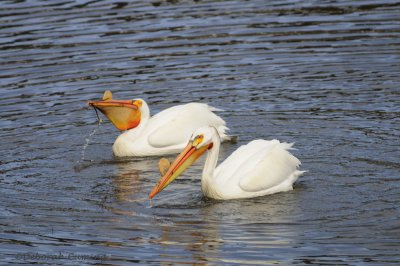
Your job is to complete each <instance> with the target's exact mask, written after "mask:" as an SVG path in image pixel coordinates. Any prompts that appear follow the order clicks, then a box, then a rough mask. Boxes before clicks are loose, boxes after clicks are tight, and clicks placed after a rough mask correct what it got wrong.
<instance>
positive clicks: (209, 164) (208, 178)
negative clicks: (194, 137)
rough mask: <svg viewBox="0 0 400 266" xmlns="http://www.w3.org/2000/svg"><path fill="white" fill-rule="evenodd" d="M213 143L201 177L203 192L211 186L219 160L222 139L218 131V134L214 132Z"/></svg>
mask: <svg viewBox="0 0 400 266" xmlns="http://www.w3.org/2000/svg"><path fill="white" fill-rule="evenodd" d="M212 143H213V146H212V148H211V149H209V150H208V151H207V158H206V162H205V163H204V168H203V175H202V179H201V184H202V189H203V192H205V191H206V190H207V189H208V188H209V187H210V184H212V182H213V178H214V171H215V168H216V166H217V162H218V155H219V148H220V146H221V141H220V138H219V135H218V133H217V132H216V134H213V137H212Z"/></svg>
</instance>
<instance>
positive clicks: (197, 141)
mask: <svg viewBox="0 0 400 266" xmlns="http://www.w3.org/2000/svg"><path fill="white" fill-rule="evenodd" d="M203 139H204V135H197V136H196V137H195V138H194V140H193V146H198V145H199V144H200V143H202V142H203Z"/></svg>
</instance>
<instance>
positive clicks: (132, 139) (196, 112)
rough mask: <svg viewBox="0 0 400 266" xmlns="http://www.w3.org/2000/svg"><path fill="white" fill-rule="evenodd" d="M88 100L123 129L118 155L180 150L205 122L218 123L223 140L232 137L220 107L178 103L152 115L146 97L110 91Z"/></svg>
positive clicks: (150, 153) (116, 153)
mask: <svg viewBox="0 0 400 266" xmlns="http://www.w3.org/2000/svg"><path fill="white" fill-rule="evenodd" d="M88 104H89V105H90V106H93V107H94V108H96V109H97V110H100V111H101V112H102V113H103V114H104V115H105V116H107V118H109V119H110V121H111V122H112V123H113V125H114V126H115V127H116V128H118V129H120V130H121V131H123V132H122V134H121V135H119V136H118V137H117V139H116V140H115V142H114V145H113V153H114V155H115V156H117V157H123V156H154V155H166V154H173V153H178V152H179V151H180V150H182V148H184V147H185V145H186V143H187V141H188V140H189V138H190V136H191V134H192V132H193V131H194V130H195V129H196V128H198V127H201V126H213V127H215V128H216V129H217V131H218V134H219V135H220V138H221V141H226V140H229V139H230V137H229V136H227V135H226V131H227V130H228V128H227V127H226V123H225V121H224V120H223V119H222V118H221V117H219V116H218V115H216V114H215V111H220V110H219V109H216V108H214V107H211V106H209V105H207V104H204V103H188V104H183V105H177V106H173V107H171V108H168V109H166V110H164V111H161V112H159V113H158V114H156V115H154V116H150V109H149V107H148V105H147V103H146V102H145V101H144V100H143V99H133V100H114V99H112V94H111V92H110V91H106V92H105V93H104V95H103V100H101V101H90V102H89V103H88Z"/></svg>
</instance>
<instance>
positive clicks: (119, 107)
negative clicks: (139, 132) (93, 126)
mask: <svg viewBox="0 0 400 266" xmlns="http://www.w3.org/2000/svg"><path fill="white" fill-rule="evenodd" d="M142 104H143V100H141V99H134V100H114V99H112V93H111V91H105V92H104V95H103V99H102V100H100V101H89V102H88V105H89V106H93V107H94V108H96V109H97V110H99V111H100V112H102V113H103V114H104V115H105V116H106V117H107V118H108V119H110V121H111V123H113V125H114V126H115V127H116V128H117V129H119V130H128V129H132V128H135V127H137V126H138V125H139V123H140V120H141V111H140V107H142Z"/></svg>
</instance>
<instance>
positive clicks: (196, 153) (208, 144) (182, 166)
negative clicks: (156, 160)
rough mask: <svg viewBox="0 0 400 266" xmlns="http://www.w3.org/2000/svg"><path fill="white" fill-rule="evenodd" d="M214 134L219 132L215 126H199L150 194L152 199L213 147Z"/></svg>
mask: <svg viewBox="0 0 400 266" xmlns="http://www.w3.org/2000/svg"><path fill="white" fill-rule="evenodd" d="M213 134H218V132H217V130H216V129H215V128H214V127H211V126H209V127H201V128H198V129H197V130H196V131H195V132H194V133H193V135H192V136H191V138H190V140H189V143H188V144H187V146H186V147H185V148H184V149H183V151H182V152H181V153H180V154H179V155H178V157H176V159H175V161H174V162H173V163H172V164H171V166H170V167H169V169H168V170H167V172H166V173H165V175H164V176H163V177H161V179H160V181H158V183H157V184H156V185H155V187H154V188H153V190H152V191H151V192H150V194H149V198H150V199H152V198H153V197H154V196H155V195H157V194H158V193H159V192H161V191H162V190H163V189H164V188H166V187H167V186H168V185H169V184H170V183H171V182H172V181H174V180H175V179H176V178H177V177H178V176H180V175H181V174H182V173H183V172H184V171H185V170H186V169H187V168H189V166H191V165H192V164H193V163H194V162H196V160H197V159H198V158H199V157H200V156H201V155H202V154H204V152H205V151H207V150H209V149H211V148H212V147H213V138H212V137H213Z"/></svg>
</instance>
